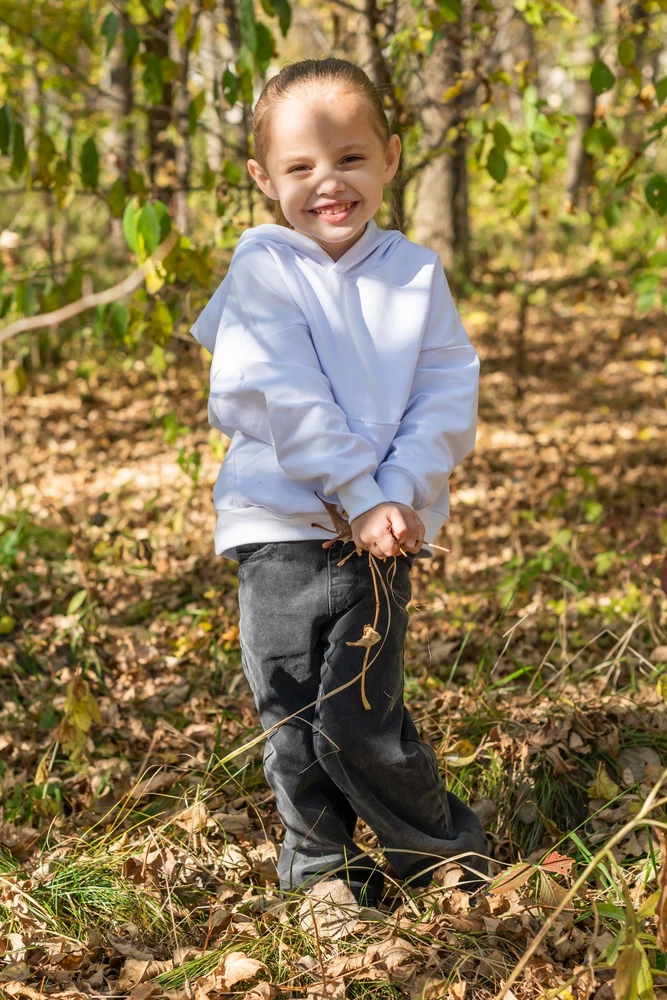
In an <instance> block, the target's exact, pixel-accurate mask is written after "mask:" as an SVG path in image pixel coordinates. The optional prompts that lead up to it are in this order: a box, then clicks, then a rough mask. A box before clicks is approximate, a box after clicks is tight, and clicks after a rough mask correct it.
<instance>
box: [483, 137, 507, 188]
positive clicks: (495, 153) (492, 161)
mask: <svg viewBox="0 0 667 1000" xmlns="http://www.w3.org/2000/svg"><path fill="white" fill-rule="evenodd" d="M486 169H487V170H488V171H489V173H490V174H491V176H492V177H493V179H494V181H497V182H498V183H499V184H500V183H501V181H504V180H505V177H506V176H507V160H506V159H505V154H504V153H503V152H502V150H500V149H498V147H497V146H492V147H491V151H490V152H489V155H488V156H487V158H486Z"/></svg>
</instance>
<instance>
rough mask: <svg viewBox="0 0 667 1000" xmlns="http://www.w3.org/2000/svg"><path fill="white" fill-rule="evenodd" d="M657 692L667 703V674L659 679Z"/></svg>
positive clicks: (656, 687) (656, 686)
mask: <svg viewBox="0 0 667 1000" xmlns="http://www.w3.org/2000/svg"><path fill="white" fill-rule="evenodd" d="M655 690H656V691H657V693H658V696H659V697H660V698H662V700H663V701H667V674H663V675H662V676H661V677H658V680H657V682H656V685H655Z"/></svg>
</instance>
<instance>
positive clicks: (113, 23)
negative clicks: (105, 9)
mask: <svg viewBox="0 0 667 1000" xmlns="http://www.w3.org/2000/svg"><path fill="white" fill-rule="evenodd" d="M117 35H118V15H117V14H116V12H115V11H113V10H110V11H109V13H108V14H107V16H106V17H105V18H104V21H103V22H102V37H103V38H106V40H107V50H106V53H105V54H106V55H109V53H110V52H111V50H112V48H113V43H114V42H115V41H116V36H117Z"/></svg>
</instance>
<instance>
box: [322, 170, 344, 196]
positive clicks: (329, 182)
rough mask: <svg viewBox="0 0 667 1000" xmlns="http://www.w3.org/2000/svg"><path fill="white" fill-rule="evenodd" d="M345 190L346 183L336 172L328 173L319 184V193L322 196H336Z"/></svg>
mask: <svg viewBox="0 0 667 1000" xmlns="http://www.w3.org/2000/svg"><path fill="white" fill-rule="evenodd" d="M344 190H345V181H344V180H343V178H342V177H339V176H337V174H336V173H335V171H327V172H326V174H325V176H323V177H322V179H321V180H320V181H319V183H318V184H317V193H318V194H320V195H329V196H331V195H334V194H338V193H339V192H341V191H344Z"/></svg>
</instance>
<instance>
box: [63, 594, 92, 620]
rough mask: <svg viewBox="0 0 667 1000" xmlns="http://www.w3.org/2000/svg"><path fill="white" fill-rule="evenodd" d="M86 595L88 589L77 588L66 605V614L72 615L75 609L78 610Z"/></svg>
mask: <svg viewBox="0 0 667 1000" xmlns="http://www.w3.org/2000/svg"><path fill="white" fill-rule="evenodd" d="M87 596H88V591H86V590H77V592H76V594H75V595H74V597H73V598H72V599H71V601H70V602H69V604H68V605H67V611H66V612H65V613H66V614H68V615H73V614H74V612H75V611H78V610H79V608H80V607H81V605H82V604H83V602H84V601H85V599H86V597H87Z"/></svg>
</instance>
